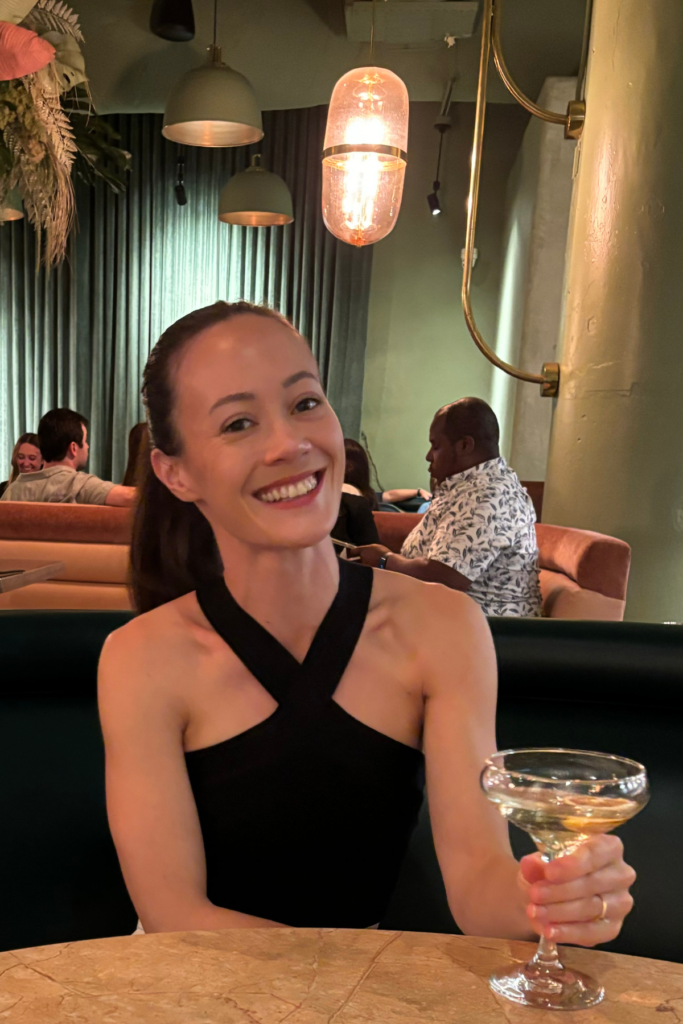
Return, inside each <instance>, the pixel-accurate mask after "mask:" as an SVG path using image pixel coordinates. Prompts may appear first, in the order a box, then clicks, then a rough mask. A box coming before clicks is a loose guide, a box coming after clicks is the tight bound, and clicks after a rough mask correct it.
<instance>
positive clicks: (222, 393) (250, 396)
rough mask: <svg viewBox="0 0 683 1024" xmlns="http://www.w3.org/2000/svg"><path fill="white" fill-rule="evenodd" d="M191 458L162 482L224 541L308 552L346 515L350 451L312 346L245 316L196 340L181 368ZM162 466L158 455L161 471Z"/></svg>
mask: <svg viewBox="0 0 683 1024" xmlns="http://www.w3.org/2000/svg"><path fill="white" fill-rule="evenodd" d="M174 386H175V396H176V405H175V415H174V418H175V424H176V429H177V431H178V433H179V436H180V438H181V441H182V448H183V450H182V454H181V455H180V456H179V457H177V458H176V459H174V460H169V461H170V462H171V463H173V464H174V469H173V470H172V471H171V472H170V475H168V476H167V475H165V474H163V473H161V472H160V476H161V477H162V479H163V480H164V482H165V483H166V484H167V486H170V487H171V490H173V491H174V493H176V494H177V496H178V497H181V498H184V499H185V500H192V501H196V503H197V505H198V506H199V508H200V509H201V510H202V512H203V513H204V514H205V515H206V517H207V519H208V520H209V522H210V523H211V525H212V527H213V528H214V531H215V532H216V535H217V537H218V540H219V541H220V539H221V533H226V534H228V535H229V536H232V537H235V538H237V539H238V540H240V541H242V542H243V543H246V544H250V545H255V546H258V547H308V546H310V545H313V544H317V543H319V542H320V541H321V540H323V539H324V538H325V537H326V536H327V535H328V534H329V532H330V530H331V529H332V527H333V526H334V523H335V521H336V519H337V515H338V513H339V500H340V491H341V485H342V481H343V475H344V462H345V460H344V443H343V437H342V432H341V428H340V426H339V421H338V420H337V417H336V416H335V414H334V412H333V411H332V409H331V408H330V406H329V404H328V402H327V399H326V398H325V395H324V394H323V390H322V387H321V385H320V382H319V379H318V368H317V366H316V363H315V360H314V358H313V355H312V354H311V351H310V349H309V347H308V345H307V344H306V342H305V341H304V340H303V338H301V337H300V336H299V335H298V334H296V333H295V331H293V330H292V329H290V328H288V327H287V326H286V325H283V324H281V323H280V322H279V321H277V320H271V319H267V318H265V317H259V316H253V315H249V314H244V315H242V316H238V317H236V318H235V319H233V320H229V321H227V322H225V323H222V324H217V325H216V326H214V327H211V328H209V329H208V330H206V331H204V332H202V334H200V335H197V337H196V338H194V339H193V340H192V341H191V342H190V343H189V344H188V346H187V348H186V349H185V351H184V352H183V353H182V354H181V356H180V359H179V361H178V363H177V365H176V367H175V376H174ZM163 461H164V459H163V456H161V455H160V453H159V452H155V453H154V456H153V463H154V465H155V469H157V471H158V467H159V463H160V462H163Z"/></svg>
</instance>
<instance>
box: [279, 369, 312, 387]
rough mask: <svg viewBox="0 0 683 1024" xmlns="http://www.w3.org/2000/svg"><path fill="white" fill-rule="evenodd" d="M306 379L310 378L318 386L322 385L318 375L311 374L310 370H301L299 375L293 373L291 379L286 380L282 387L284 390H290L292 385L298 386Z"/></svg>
mask: <svg viewBox="0 0 683 1024" xmlns="http://www.w3.org/2000/svg"><path fill="white" fill-rule="evenodd" d="M306 377H310V379H311V380H314V381H315V382H316V384H319V383H320V381H319V380H318V378H317V377H316V375H315V374H314V373H311V372H310V370H299V372H298V373H293V374H292V376H291V377H287V379H286V380H283V382H282V386H283V388H290V387H291V386H292V384H297V383H298V382H299V381H300V380H304V379H305V378H306Z"/></svg>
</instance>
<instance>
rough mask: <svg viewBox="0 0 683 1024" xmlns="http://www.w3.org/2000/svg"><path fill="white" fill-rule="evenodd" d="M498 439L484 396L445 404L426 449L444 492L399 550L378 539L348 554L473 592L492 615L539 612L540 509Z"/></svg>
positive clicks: (379, 565) (435, 475)
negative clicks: (537, 541) (537, 510)
mask: <svg viewBox="0 0 683 1024" xmlns="http://www.w3.org/2000/svg"><path fill="white" fill-rule="evenodd" d="M498 441H499V428H498V420H497V419H496V415H495V413H494V411H493V409H491V408H490V406H488V405H487V404H486V402H483V401H482V400H481V399H479V398H462V399H460V401H459V402H453V403H452V404H451V405H446V406H444V407H443V409H439V411H438V412H437V414H436V416H435V417H434V421H433V423H432V426H431V428H430V431H429V442H430V448H429V452H428V453H427V462H428V463H429V467H430V471H431V475H432V476H433V477H434V479H435V480H436V483H437V485H438V491H437V493H436V495H435V497H434V500H433V501H432V503H431V505H430V507H429V509H428V511H427V512H426V513H425V516H424V518H423V520H422V522H421V523H419V524H418V525H417V526H416V527H415V529H414V530H413V531H412V533H410V534H409V535H408V537H406V539H405V541H404V543H403V547H402V548H401V554H400V555H396V554H392V552H391V551H390V550H389V549H388V548H384V547H382V545H379V544H377V545H371V546H370V547H366V548H359V549H358V550H357V551H354V552H350V557H352V558H353V557H358V558H360V560H361V562H362V563H363V564H364V565H371V566H378V567H380V568H386V569H391V570H392V571H393V572H402V573H405V574H406V575H407V576H415V577H417V579H421V580H426V581H428V582H431V583H443V584H445V585H446V586H447V587H451V588H452V589H453V590H464V591H467V593H468V594H469V595H470V597H473V598H474V600H475V601H476V602H477V603H478V604H479V605H480V606H481V607H482V609H483V610H484V612H486V614H487V615H514V616H537V615H540V613H541V589H540V584H539V577H538V548H537V546H536V530H535V524H536V513H535V512H534V506H533V504H532V501H531V498H530V497H529V495H528V494H527V492H526V491H525V489H524V488H523V487H522V485H521V484H520V482H519V480H518V479H517V476H516V474H515V473H513V471H512V470H511V469H510V468H509V467H508V465H507V463H506V462H505V459H503V458H501V455H500V451H499V448H498Z"/></svg>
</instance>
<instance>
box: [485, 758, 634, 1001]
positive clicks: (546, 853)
mask: <svg viewBox="0 0 683 1024" xmlns="http://www.w3.org/2000/svg"><path fill="white" fill-rule="evenodd" d="M481 787H482V789H483V790H484V793H485V794H486V796H487V797H488V799H489V800H491V801H492V803H494V804H496V805H497V807H498V810H499V811H500V813H501V814H502V815H503V817H504V818H507V819H508V821H511V822H513V824H515V825H517V827H518V828H521V829H523V830H524V831H525V832H528V833H529V835H530V836H531V838H532V839H533V841H534V842H535V843H536V846H537V847H538V849H539V850H540V851H541V854H542V856H543V860H545V861H550V860H553V859H554V858H555V857H563V856H564V855H565V854H567V853H571V851H572V850H575V849H576V847H577V846H579V845H580V844H581V843H583V842H585V841H586V839H588V838H590V836H593V835H597V834H599V833H602V832H611V831H612V829H615V828H617V827H618V826H619V825H622V824H623V823H624V822H625V821H628V820H629V818H632V817H633V815H634V814H637V813H638V811H640V810H642V808H643V807H644V806H645V804H646V803H647V801H648V799H649V789H648V781H647V773H646V771H645V769H644V768H643V766H642V764H638V763H637V762H636V761H629V760H627V759H626V758H624V757H615V756H613V755H612V754H598V753H595V752H594V751H588V750H563V749H529V750H503V751H500V752H499V753H497V754H494V755H493V756H492V757H490V758H489V759H488V760H487V761H486V764H485V765H484V769H483V771H482V773H481ZM490 985H491V988H492V989H493V991H494V992H498V993H499V994H500V995H502V996H505V997H506V999H511V1000H512V1001H513V1002H515V1003H523V1004H524V1005H525V1006H536V1007H540V1008H542V1009H545V1010H580V1009H583V1008H585V1007H588V1006H594V1005H595V1004H596V1003H599V1002H600V1000H601V999H602V998H603V996H604V994H605V990H604V989H603V987H602V986H601V985H599V984H598V983H597V982H596V981H594V980H593V978H590V977H588V976H587V975H585V974H581V973H579V972H578V971H573V970H570V969H569V968H567V967H564V966H563V965H562V963H561V962H560V958H559V955H558V952H557V946H556V945H555V943H554V942H550V941H549V940H548V939H546V938H543V937H542V938H541V940H540V942H539V944H538V950H537V952H536V955H535V957H534V958H533V960H530V961H529V963H528V964H522V965H518V966H516V967H512V968H506V969H504V970H501V971H496V972H495V974H493V975H492V976H491V978H490Z"/></svg>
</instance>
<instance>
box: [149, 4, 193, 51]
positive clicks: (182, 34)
mask: <svg viewBox="0 0 683 1024" xmlns="http://www.w3.org/2000/svg"><path fill="white" fill-rule="evenodd" d="M149 27H150V29H151V30H152V32H153V33H154V35H155V36H159V37H160V38H161V39H168V40H169V42H171V43H187V42H189V40H190V39H194V11H193V10H192V0H154V6H153V7H152V13H151V15H150V19H149Z"/></svg>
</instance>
